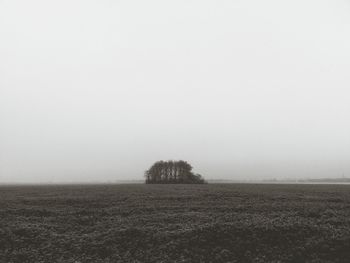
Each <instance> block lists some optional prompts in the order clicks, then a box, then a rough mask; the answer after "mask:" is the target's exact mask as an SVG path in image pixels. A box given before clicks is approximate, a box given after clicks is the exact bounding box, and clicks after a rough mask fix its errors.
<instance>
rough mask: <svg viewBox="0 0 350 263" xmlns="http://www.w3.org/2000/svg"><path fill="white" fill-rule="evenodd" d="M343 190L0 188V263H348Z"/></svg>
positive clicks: (349, 194)
mask: <svg viewBox="0 0 350 263" xmlns="http://www.w3.org/2000/svg"><path fill="white" fill-rule="evenodd" d="M349 260H350V186H346V185H264V184H261V185H254V184H209V185H71V186H67V185H61V186H2V187H0V262H6V263H10V262H21V263H22V262H62V263H63V262H65V263H69V262H72V263H73V262H74V263H79V262H81V263H82V262H84V263H85V262H349Z"/></svg>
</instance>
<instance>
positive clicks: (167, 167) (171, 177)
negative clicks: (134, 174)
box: [145, 160, 206, 184]
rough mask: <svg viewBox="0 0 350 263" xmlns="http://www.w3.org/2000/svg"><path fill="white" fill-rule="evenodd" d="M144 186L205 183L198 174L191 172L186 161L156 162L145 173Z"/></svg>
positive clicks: (190, 167)
mask: <svg viewBox="0 0 350 263" xmlns="http://www.w3.org/2000/svg"><path fill="white" fill-rule="evenodd" d="M145 177H146V184H203V183H206V181H205V180H204V179H203V178H202V176H201V175H200V174H194V173H193V172H192V166H191V165H190V164H189V163H188V162H186V161H182V160H180V161H158V162H156V163H154V164H153V165H152V166H151V167H150V168H149V169H148V170H147V171H146V172H145Z"/></svg>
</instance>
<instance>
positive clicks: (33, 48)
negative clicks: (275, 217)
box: [0, 0, 350, 182]
mask: <svg viewBox="0 0 350 263" xmlns="http://www.w3.org/2000/svg"><path fill="white" fill-rule="evenodd" d="M0 125H1V126H0V182H73V181H106V180H119V179H142V178H143V171H144V170H146V169H147V168H148V167H149V166H150V165H151V164H152V163H153V162H154V161H156V160H159V159H164V160H168V159H185V160H188V161H189V162H190V163H192V165H193V166H194V168H195V172H200V173H202V174H203V175H204V177H206V178H207V179H219V178H220V179H223V178H226V179H265V178H302V177H310V178H312V177H314V178H316V177H340V176H342V174H343V173H344V175H345V176H348V177H350V2H349V1H345V0H294V1H280V0H274V1H272V0H266V1H260V0H244V1H243V0H242V1H238V0H237V1H235V0H230V1H228V0H225V1H223V0H212V1H207V0H192V1H191V0H186V1H185V0H183V1H182V0H176V1H164V0H159V1H152V0H150V1H141V0H140V1H136V0H125V1H112V0H110V1H106V0H98V1H97V0H96V1H88V0H81V1H76V0H69V1H68V0H60V1H52V0H51V1H50V0H42V1H36V0H32V1H25V0H23V1H18V0H0Z"/></svg>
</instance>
